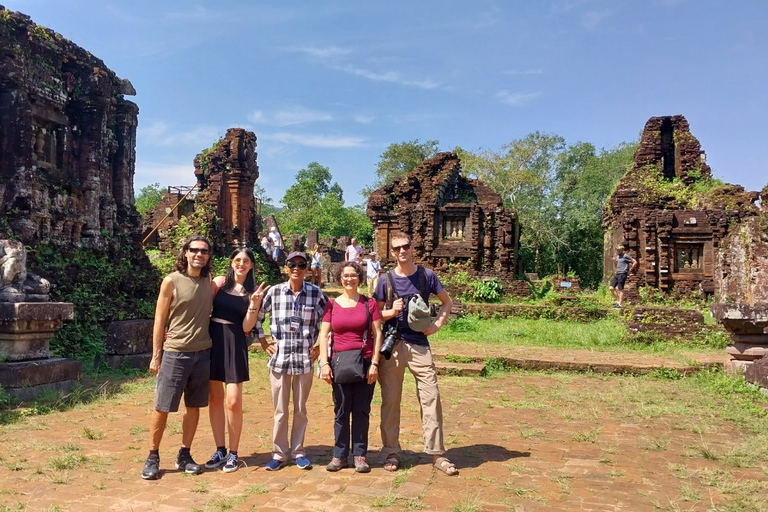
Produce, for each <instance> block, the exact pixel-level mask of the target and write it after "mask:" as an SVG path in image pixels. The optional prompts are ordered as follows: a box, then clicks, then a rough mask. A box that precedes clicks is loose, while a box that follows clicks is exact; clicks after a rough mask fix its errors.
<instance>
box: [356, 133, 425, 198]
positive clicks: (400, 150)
mask: <svg viewBox="0 0 768 512" xmlns="http://www.w3.org/2000/svg"><path fill="white" fill-rule="evenodd" d="M439 147H440V143H439V142H438V141H436V140H428V141H425V142H419V139H414V140H409V141H407V142H399V143H392V144H390V145H389V146H387V149H385V150H384V152H383V153H382V154H381V157H380V158H381V160H379V163H378V165H377V166H376V181H374V183H373V184H372V185H371V186H370V187H367V188H365V189H363V191H362V192H361V194H362V195H363V196H369V195H370V194H371V192H373V191H374V190H376V189H378V188H381V187H383V186H384V185H388V184H390V183H392V182H393V181H395V180H397V179H398V178H400V177H401V176H404V175H406V174H408V173H409V172H411V171H412V170H414V169H415V168H416V167H418V166H419V165H421V163H422V162H424V160H426V159H428V158H432V157H433V156H435V155H436V154H437V152H438V151H439Z"/></svg>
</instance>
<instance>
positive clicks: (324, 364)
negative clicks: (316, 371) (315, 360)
mask: <svg viewBox="0 0 768 512" xmlns="http://www.w3.org/2000/svg"><path fill="white" fill-rule="evenodd" d="M323 366H331V363H327V362H326V363H322V364H321V365H320V368H322V367H323Z"/></svg>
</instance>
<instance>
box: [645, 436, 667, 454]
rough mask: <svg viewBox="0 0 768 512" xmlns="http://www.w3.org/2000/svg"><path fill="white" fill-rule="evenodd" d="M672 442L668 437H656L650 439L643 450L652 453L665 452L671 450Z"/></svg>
mask: <svg viewBox="0 0 768 512" xmlns="http://www.w3.org/2000/svg"><path fill="white" fill-rule="evenodd" d="M669 445H670V440H669V438H668V437H666V436H660V437H654V438H653V439H650V440H649V441H648V442H647V443H646V444H645V445H644V446H643V450H648V451H652V452H663V451H666V450H668V449H669Z"/></svg>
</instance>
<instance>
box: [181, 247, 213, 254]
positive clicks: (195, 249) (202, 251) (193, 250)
mask: <svg viewBox="0 0 768 512" xmlns="http://www.w3.org/2000/svg"><path fill="white" fill-rule="evenodd" d="M187 250H188V251H189V252H191V253H192V254H197V253H200V254H208V253H209V252H211V250H210V249H201V248H199V247H190V248H188V249H187Z"/></svg>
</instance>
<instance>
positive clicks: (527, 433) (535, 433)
mask: <svg viewBox="0 0 768 512" xmlns="http://www.w3.org/2000/svg"><path fill="white" fill-rule="evenodd" d="M543 434H546V430H544V429H542V428H530V429H523V430H521V431H520V437H522V438H523V439H530V438H532V437H541V436H542V435H543Z"/></svg>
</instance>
